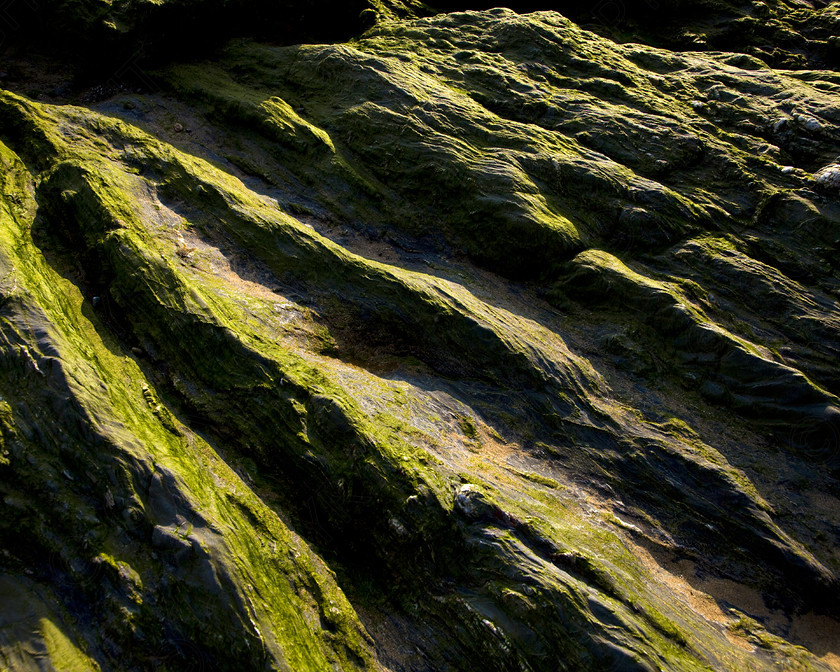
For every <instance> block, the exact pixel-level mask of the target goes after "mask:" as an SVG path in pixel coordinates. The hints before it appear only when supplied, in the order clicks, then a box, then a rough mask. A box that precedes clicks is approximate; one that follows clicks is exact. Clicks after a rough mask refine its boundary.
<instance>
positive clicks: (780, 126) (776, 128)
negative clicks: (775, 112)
mask: <svg viewBox="0 0 840 672" xmlns="http://www.w3.org/2000/svg"><path fill="white" fill-rule="evenodd" d="M787 123H788V120H787V119H785V118H784V117H782V118H781V119H777V120H776V123H775V124H773V132H774V133H778V132H779V131H781V130H782V129H783V128H784V127H785V126H787Z"/></svg>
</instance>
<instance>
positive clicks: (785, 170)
mask: <svg viewBox="0 0 840 672" xmlns="http://www.w3.org/2000/svg"><path fill="white" fill-rule="evenodd" d="M795 170H796V168H794V167H793V166H784V167H783V168H782V172H783V173H784V174H785V175H790V174H791V173H792V172H794V171H795Z"/></svg>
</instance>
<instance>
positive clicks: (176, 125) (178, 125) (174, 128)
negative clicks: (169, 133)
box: [172, 122, 184, 133]
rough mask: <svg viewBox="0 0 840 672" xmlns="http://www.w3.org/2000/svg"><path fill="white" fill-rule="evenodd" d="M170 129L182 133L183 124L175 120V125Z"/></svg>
mask: <svg viewBox="0 0 840 672" xmlns="http://www.w3.org/2000/svg"><path fill="white" fill-rule="evenodd" d="M172 129H173V130H174V131H175V132H176V133H182V132H183V131H184V125H183V124H180V123H177V122H176V123H175V125H174V126H173V127H172Z"/></svg>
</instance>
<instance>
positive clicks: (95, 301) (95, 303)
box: [90, 296, 102, 308]
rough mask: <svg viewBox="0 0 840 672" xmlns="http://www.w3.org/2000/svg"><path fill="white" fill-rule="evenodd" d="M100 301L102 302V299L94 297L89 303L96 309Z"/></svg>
mask: <svg viewBox="0 0 840 672" xmlns="http://www.w3.org/2000/svg"><path fill="white" fill-rule="evenodd" d="M101 300H102V299H100V298H99V297H98V296H94V297H93V298H92V299H91V300H90V302H91V303H92V304H93V307H94V308H96V306H98V305H99V302H100V301H101Z"/></svg>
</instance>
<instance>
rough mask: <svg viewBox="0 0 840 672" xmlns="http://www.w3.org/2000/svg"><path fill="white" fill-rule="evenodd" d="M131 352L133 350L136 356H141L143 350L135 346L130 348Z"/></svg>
mask: <svg viewBox="0 0 840 672" xmlns="http://www.w3.org/2000/svg"><path fill="white" fill-rule="evenodd" d="M131 352H133V353H134V355H135V356H136V357H142V356H143V351H142V350H141V349H140V348H137V347H134V348H131Z"/></svg>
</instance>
